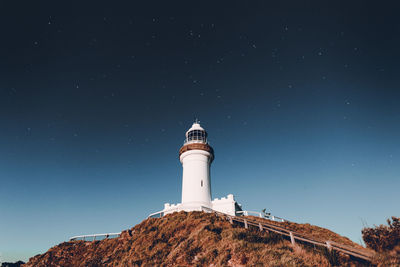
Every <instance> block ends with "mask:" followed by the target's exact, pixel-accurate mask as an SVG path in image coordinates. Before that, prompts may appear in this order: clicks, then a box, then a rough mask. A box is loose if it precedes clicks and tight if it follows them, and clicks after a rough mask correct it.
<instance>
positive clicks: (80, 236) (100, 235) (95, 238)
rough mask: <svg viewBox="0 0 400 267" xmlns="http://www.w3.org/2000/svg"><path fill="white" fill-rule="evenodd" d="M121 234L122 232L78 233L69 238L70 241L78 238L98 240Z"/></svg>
mask: <svg viewBox="0 0 400 267" xmlns="http://www.w3.org/2000/svg"><path fill="white" fill-rule="evenodd" d="M120 235H121V232H119V233H106V234H92V235H77V236H73V237H70V238H69V241H77V240H82V241H96V240H103V239H109V238H117V237H119V236H120Z"/></svg>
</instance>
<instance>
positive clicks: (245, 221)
mask: <svg viewBox="0 0 400 267" xmlns="http://www.w3.org/2000/svg"><path fill="white" fill-rule="evenodd" d="M244 228H246V229H248V228H249V226H248V225H247V220H246V219H244Z"/></svg>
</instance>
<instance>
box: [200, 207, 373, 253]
mask: <svg viewBox="0 0 400 267" xmlns="http://www.w3.org/2000/svg"><path fill="white" fill-rule="evenodd" d="M202 210H203V211H205V212H209V213H214V214H216V215H217V216H220V217H223V218H225V219H227V220H229V222H230V223H231V224H233V223H234V222H237V223H239V224H241V225H243V226H244V227H245V228H246V229H248V228H249V226H254V227H257V228H258V229H259V230H260V231H264V230H265V231H271V232H274V233H277V234H280V235H283V236H286V237H288V238H290V241H291V243H292V245H295V244H296V240H298V241H301V242H303V243H308V244H313V245H317V246H322V247H325V248H327V249H328V250H329V251H332V250H336V251H339V252H342V253H344V254H347V255H351V256H353V257H355V258H359V259H363V260H366V261H371V258H372V257H373V256H374V253H373V252H371V251H368V250H366V249H359V248H355V247H352V246H348V245H343V244H339V243H336V242H333V241H325V240H321V239H317V238H314V237H312V236H309V235H305V234H300V233H297V232H295V231H291V230H290V229H287V228H285V227H282V226H278V225H275V224H272V223H269V222H267V221H265V222H258V221H256V220H252V219H249V218H245V217H244V216H231V215H228V214H225V213H222V212H218V211H215V210H212V209H209V208H203V207H202Z"/></svg>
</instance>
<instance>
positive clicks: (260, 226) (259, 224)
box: [258, 222, 263, 232]
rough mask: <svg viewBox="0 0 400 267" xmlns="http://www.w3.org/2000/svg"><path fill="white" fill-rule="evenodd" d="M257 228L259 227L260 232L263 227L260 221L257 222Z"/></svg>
mask: <svg viewBox="0 0 400 267" xmlns="http://www.w3.org/2000/svg"><path fill="white" fill-rule="evenodd" d="M258 228H260V231H261V232H262V230H263V227H262V225H261V223H260V222H259V223H258Z"/></svg>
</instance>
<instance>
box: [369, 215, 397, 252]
mask: <svg viewBox="0 0 400 267" xmlns="http://www.w3.org/2000/svg"><path fill="white" fill-rule="evenodd" d="M387 223H388V225H379V226H375V227H374V228H369V227H366V228H364V229H362V231H361V233H362V238H363V240H364V242H365V244H366V245H367V247H369V248H371V249H373V250H375V251H379V252H384V251H390V250H392V249H394V248H395V247H396V246H399V245H400V217H392V220H390V219H388V220H387Z"/></svg>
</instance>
